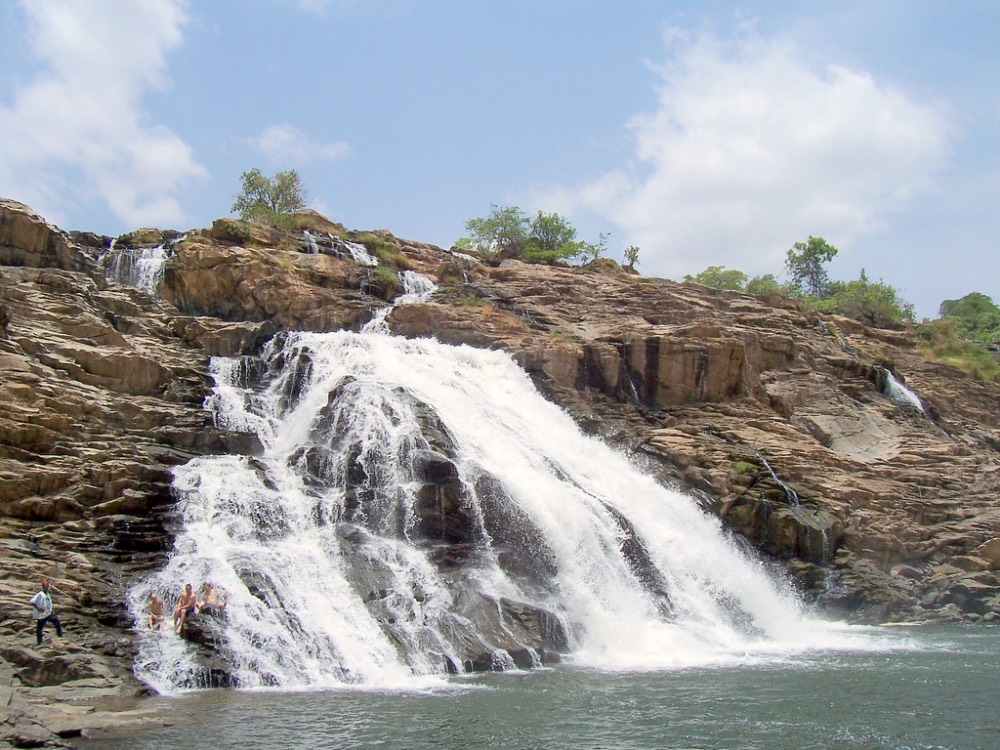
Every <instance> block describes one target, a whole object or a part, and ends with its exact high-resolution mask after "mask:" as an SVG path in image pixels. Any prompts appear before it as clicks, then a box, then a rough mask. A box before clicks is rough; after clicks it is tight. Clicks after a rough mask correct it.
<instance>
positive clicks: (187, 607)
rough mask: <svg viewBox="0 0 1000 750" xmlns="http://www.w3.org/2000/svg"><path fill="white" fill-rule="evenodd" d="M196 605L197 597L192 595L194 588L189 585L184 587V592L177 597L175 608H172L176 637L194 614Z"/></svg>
mask: <svg viewBox="0 0 1000 750" xmlns="http://www.w3.org/2000/svg"><path fill="white" fill-rule="evenodd" d="M197 605H198V595H197V594H195V593H194V586H192V585H191V584H190V583H189V584H187V585H185V586H184V590H183V591H181V593H180V595H179V596H178V597H177V606H176V607H174V632H175V633H177V635H180V634H181V629H182V628H183V627H184V623H185V622H186V621H187V618H188V617H190V616H191V615H193V614H194V613H195V609H196V608H197Z"/></svg>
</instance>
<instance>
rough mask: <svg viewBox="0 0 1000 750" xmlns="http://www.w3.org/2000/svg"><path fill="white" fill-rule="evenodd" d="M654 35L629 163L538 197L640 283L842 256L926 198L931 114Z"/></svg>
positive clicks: (845, 76) (792, 51)
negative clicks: (662, 49)
mask: <svg viewBox="0 0 1000 750" xmlns="http://www.w3.org/2000/svg"><path fill="white" fill-rule="evenodd" d="M666 37H667V42H668V49H669V52H670V54H669V60H668V62H667V63H666V64H664V65H662V66H659V67H656V68H655V70H656V72H657V74H658V76H659V78H660V81H659V86H658V107H657V109H656V110H655V111H653V112H648V113H643V114H639V115H636V116H635V117H634V118H633V119H632V121H631V122H630V123H629V129H630V131H631V133H632V135H633V137H634V153H635V163H634V164H632V165H629V166H628V167H624V168H622V169H619V170H616V171H613V172H610V173H608V174H605V175H603V176H600V177H598V178H597V179H595V180H593V181H591V182H589V183H587V184H584V185H582V186H571V187H563V188H557V189H554V190H552V191H549V192H548V194H547V195H545V196H544V197H543V196H536V201H538V202H539V203H540V204H541V203H544V204H545V205H547V206H553V207H554V208H555V210H559V211H562V212H564V213H568V214H570V215H572V214H573V213H576V212H579V211H580V210H583V209H589V210H591V211H594V212H596V213H597V214H599V215H601V216H603V217H604V218H605V220H609V221H611V222H613V223H615V224H617V225H618V226H619V227H620V228H621V230H622V233H623V234H624V235H625V237H624V243H623V246H624V245H627V244H637V245H639V247H640V248H641V250H642V254H641V256H640V258H641V263H642V270H643V271H644V272H646V273H650V274H654V273H655V274H657V275H666V276H670V277H674V278H679V277H680V276H682V275H684V274H685V273H695V272H698V271H700V270H702V269H704V268H705V267H706V266H707V265H712V264H718V265H725V266H728V267H730V268H739V269H741V270H743V271H746V272H748V273H751V274H753V273H771V272H773V273H777V272H779V271H780V270H781V268H782V266H783V263H784V256H785V252H786V251H787V249H788V248H789V247H790V246H791V244H792V243H793V242H795V241H798V240H803V239H805V238H806V237H807V236H808V235H817V236H823V237H826V238H827V239H828V240H829V241H830V242H832V243H833V244H835V245H838V246H839V247H845V246H847V245H849V244H850V243H851V241H852V240H853V239H855V238H857V237H859V236H862V235H864V234H867V233H871V232H873V231H875V230H877V229H878V228H879V227H880V226H881V225H882V223H883V222H884V221H885V219H886V217H887V216H888V215H889V214H890V213H892V212H895V211H898V210H900V209H902V208H903V207H904V206H905V205H906V204H907V202H908V201H909V200H910V199H911V198H913V197H914V196H916V195H918V194H921V193H924V192H926V191H928V190H929V189H931V188H932V187H933V182H932V176H933V174H934V172H935V170H937V169H938V168H939V167H941V166H942V165H943V163H944V161H945V159H946V158H947V156H948V146H949V140H950V136H951V126H950V124H949V121H948V117H947V114H946V112H945V110H944V108H943V107H941V106H939V105H936V104H933V103H920V102H916V101H914V100H913V99H911V98H910V97H908V96H906V95H905V94H904V93H903V92H901V91H900V90H897V89H895V88H893V87H891V86H888V85H884V84H879V83H878V82H876V81H875V80H873V79H872V78H871V76H869V75H867V74H865V73H860V72H855V71H852V70H848V69H847V68H844V67H840V66H835V65H831V66H829V67H827V68H826V69H825V70H822V71H816V70H813V69H810V67H809V66H808V65H807V64H806V63H805V62H804V57H803V56H802V55H800V54H799V52H798V51H797V50H796V48H795V47H794V46H793V45H791V44H788V43H786V42H780V41H768V40H764V39H761V38H760V37H758V36H756V35H755V34H754V33H753V32H752V31H748V30H745V29H744V30H743V31H741V32H740V33H739V34H737V35H736V36H734V37H733V38H732V39H729V40H720V39H718V38H717V37H715V36H713V35H711V34H701V35H698V36H693V37H691V36H686V35H685V34H683V33H681V32H679V31H677V30H675V29H671V30H668V32H667V34H666ZM549 210H552V209H549ZM620 239H621V238H620Z"/></svg>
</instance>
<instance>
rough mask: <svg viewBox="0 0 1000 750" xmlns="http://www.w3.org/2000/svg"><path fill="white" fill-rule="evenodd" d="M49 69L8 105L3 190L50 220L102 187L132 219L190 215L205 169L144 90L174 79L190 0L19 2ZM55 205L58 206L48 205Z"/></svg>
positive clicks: (3, 114)
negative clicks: (153, 120) (153, 116)
mask: <svg viewBox="0 0 1000 750" xmlns="http://www.w3.org/2000/svg"><path fill="white" fill-rule="evenodd" d="M21 5H22V11H23V13H24V15H25V17H26V19H27V21H28V26H27V29H26V37H27V39H28V42H29V45H30V48H31V50H32V52H33V54H34V56H35V58H36V59H37V60H38V61H39V63H40V67H39V69H38V71H37V72H36V74H35V76H34V78H33V79H32V80H30V81H29V82H27V83H26V84H25V85H23V86H21V87H20V88H19V89H18V90H17V91H15V93H14V95H13V97H12V100H11V102H10V103H9V105H8V104H4V103H0V133H2V134H3V137H2V138H0V193H4V194H8V195H10V196H11V197H14V198H17V199H19V200H23V201H26V202H29V203H31V204H32V205H33V207H34V208H36V209H37V210H39V211H41V212H43V214H45V215H46V216H50V217H52V218H55V217H57V216H58V215H59V214H61V213H62V210H63V209H64V208H65V207H66V206H67V205H70V204H73V203H77V202H84V203H86V202H88V198H91V197H96V198H97V199H98V200H100V201H102V202H104V203H106V204H107V205H108V206H109V207H110V208H111V210H112V211H113V212H114V213H115V214H116V215H117V216H118V217H119V218H120V219H122V220H123V221H125V222H128V223H129V224H131V225H133V226H134V225H140V224H161V225H169V224H174V223H176V222H178V221H179V220H180V219H181V218H182V211H181V208H180V205H179V203H178V201H177V199H176V197H175V195H176V193H177V191H178V190H179V189H180V188H181V187H182V186H183V185H184V184H186V183H188V182H189V181H190V180H192V179H195V178H200V177H203V176H205V174H206V172H205V169H204V167H202V166H201V165H200V164H199V163H198V162H197V161H196V160H195V159H194V156H193V154H192V152H191V148H190V147H189V146H188V145H187V144H186V143H185V142H184V141H183V140H182V139H181V138H179V137H178V136H177V135H176V134H175V133H173V132H172V131H170V130H169V129H168V128H166V127H164V126H162V125H157V124H150V123H149V122H148V117H147V115H146V114H145V112H144V111H143V110H142V107H141V99H142V96H143V94H144V93H145V92H146V91H148V90H150V89H163V88H165V87H167V86H168V85H169V78H168V77H167V75H166V55H167V53H168V52H169V51H170V50H172V49H173V48H175V47H177V46H178V45H179V44H180V43H181V40H182V33H181V28H182V26H183V24H184V22H185V20H186V16H185V7H186V2H184V0H145V1H144V2H135V1H134V0H22V3H21ZM49 212H51V213H49Z"/></svg>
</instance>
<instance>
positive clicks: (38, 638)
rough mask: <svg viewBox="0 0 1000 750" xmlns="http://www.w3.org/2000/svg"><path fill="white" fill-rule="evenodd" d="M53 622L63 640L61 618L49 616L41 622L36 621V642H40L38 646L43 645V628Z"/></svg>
mask: <svg viewBox="0 0 1000 750" xmlns="http://www.w3.org/2000/svg"><path fill="white" fill-rule="evenodd" d="M47 622H51V623H52V624H53V625H55V626H56V635H57V636H59V637H60V638H62V623H61V622H59V618H58V617H56V616H55V615H49V616H48V617H43V618H42V619H41V620H35V640H36V641H38V645H39V646H41V645H42V628H44V627H45V623H47Z"/></svg>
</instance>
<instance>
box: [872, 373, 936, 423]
mask: <svg viewBox="0 0 1000 750" xmlns="http://www.w3.org/2000/svg"><path fill="white" fill-rule="evenodd" d="M881 375H882V378H883V382H882V384H881V385H882V387H881V388H880V389H879V390H881V391H882V393H884V394H885V395H886V396H888V397H889V399H890V400H891V401H892V402H893V403H895V404H897V405H899V406H908V407H913V408H914V409H916V410H917V411H919V412H920V413H921V414H926V411H925V410H924V404H923V402H922V401H921V400H920V397H919V396H918V395H917V394H916V393H914V392H913V391H911V390H910V389H909V388H907V387H906V386H905V385H903V384H902V383H900V382H899V381H898V380H896V376H895V375H893V374H892V371H891V370H888V369H883V370H882V371H881Z"/></svg>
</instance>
